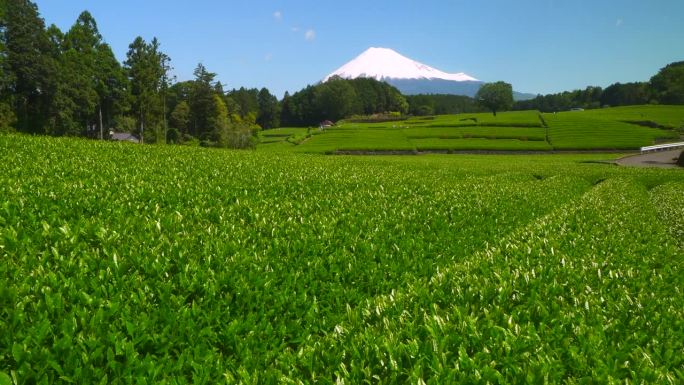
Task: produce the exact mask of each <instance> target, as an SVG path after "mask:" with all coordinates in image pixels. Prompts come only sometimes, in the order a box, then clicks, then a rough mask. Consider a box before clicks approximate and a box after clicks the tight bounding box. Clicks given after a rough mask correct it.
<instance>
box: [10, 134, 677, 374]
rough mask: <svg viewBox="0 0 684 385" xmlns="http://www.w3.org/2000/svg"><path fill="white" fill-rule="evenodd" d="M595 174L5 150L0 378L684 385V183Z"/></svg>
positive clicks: (166, 151)
mask: <svg viewBox="0 0 684 385" xmlns="http://www.w3.org/2000/svg"><path fill="white" fill-rule="evenodd" d="M377 131H381V130H377ZM293 133H294V134H297V133H298V131H294V132H293ZM271 136H273V135H271ZM326 137H329V136H328V134H325V135H318V136H314V137H313V138H311V139H310V140H309V141H307V142H305V143H304V144H302V145H301V146H304V145H307V144H308V143H309V142H312V141H314V140H317V139H319V138H326ZM369 140H371V139H369ZM446 140H462V139H446ZM463 140H465V139H463ZM471 140H483V141H486V140H487V139H471ZM504 140H510V139H504ZM270 145H278V143H275V144H273V143H272V144H270ZM279 145H288V144H287V143H285V142H281V143H280V144H279ZM601 159H606V156H602V155H563V156H553V157H549V156H482V155H472V156H470V155H464V156H458V157H454V156H441V155H431V156H423V157H402V156H387V157H353V156H350V157H326V156H319V155H308V154H296V153H287V152H285V153H280V154H277V156H274V154H273V153H267V152H264V153H262V152H259V151H242V152H240V151H226V150H216V149H203V148H190V147H176V146H158V147H155V146H140V145H133V144H120V143H103V142H96V141H86V140H76V139H66V138H63V139H51V138H40V137H28V136H0V276H1V277H2V285H0V330H2V333H0V383H2V384H5V383H13V382H14V380H13V379H16V382H17V383H55V382H77V383H130V382H137V383H168V384H175V383H215V382H226V383H245V384H257V383H259V384H262V383H273V384H276V383H326V384H329V383H330V384H331V383H349V384H352V383H376V382H377V383H386V384H405V383H486V382H489V383H523V382H528V383H544V382H548V383H581V382H584V381H586V379H587V378H591V379H592V381H595V382H597V383H610V382H611V381H612V382H615V383H623V382H627V381H629V382H630V383H660V382H668V381H669V382H672V383H678V382H682V381H684V377H682V371H681V368H682V367H684V355H682V354H679V352H681V351H682V349H683V347H684V346H683V345H682V344H683V343H682V341H684V335H683V334H682V330H684V310H683V308H682V306H681V304H682V303H684V292H683V291H682V290H681V287H682V271H681V269H682V266H683V262H684V260H683V258H684V244H683V243H682V237H681V234H682V229H684V222H683V221H684V212H682V206H681V191H682V188H684V173H682V172H680V171H679V170H650V169H625V168H619V167H615V166H611V165H605V164H589V163H583V162H586V161H593V160H601ZM668 379H669V380H668Z"/></svg>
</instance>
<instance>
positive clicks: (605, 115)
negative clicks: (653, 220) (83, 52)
mask: <svg viewBox="0 0 684 385" xmlns="http://www.w3.org/2000/svg"><path fill="white" fill-rule="evenodd" d="M682 129H684V108H682V107H681V106H635V107H618V108H605V109H601V110H590V111H573V112H561V113H557V114H540V113H539V112H538V111H517V112H503V113H499V114H497V116H493V115H492V114H488V113H487V114H484V113H483V114H460V115H443V116H435V117H415V118H410V119H408V120H404V121H397V122H390V123H388V122H385V123H375V124H372V123H353V122H346V123H345V122H343V123H342V124H340V125H339V126H336V127H332V128H329V129H326V130H325V131H323V132H320V131H319V130H318V129H314V130H313V131H312V132H314V133H316V134H317V135H315V136H312V137H311V138H309V140H306V141H301V142H294V143H292V144H293V145H292V146H288V147H287V148H285V147H278V148H281V149H289V150H292V151H295V152H309V153H333V152H336V151H343V152H344V151H361V152H363V151H392V150H397V151H428V152H429V151H432V150H436V151H443V150H453V151H468V150H493V151H551V150H561V151H563V150H566V151H567V150H610V151H616V150H618V151H619V150H625V151H629V150H635V149H638V148H639V147H641V146H647V145H651V144H653V143H655V142H656V141H676V140H678V139H679V137H680V135H681V130H682ZM262 147H264V148H268V146H262Z"/></svg>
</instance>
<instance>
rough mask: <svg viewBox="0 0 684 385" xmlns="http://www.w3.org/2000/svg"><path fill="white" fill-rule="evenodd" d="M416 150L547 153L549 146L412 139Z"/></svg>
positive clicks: (509, 141)
mask: <svg viewBox="0 0 684 385" xmlns="http://www.w3.org/2000/svg"><path fill="white" fill-rule="evenodd" d="M411 142H412V143H413V144H415V146H416V148H417V149H418V150H423V151H429V150H496V151H498V150H505V151H509V150H511V151H548V150H551V149H552V148H551V146H550V145H549V144H548V143H547V142H545V141H531V140H518V139H439V138H429V139H413V140H412V141H411Z"/></svg>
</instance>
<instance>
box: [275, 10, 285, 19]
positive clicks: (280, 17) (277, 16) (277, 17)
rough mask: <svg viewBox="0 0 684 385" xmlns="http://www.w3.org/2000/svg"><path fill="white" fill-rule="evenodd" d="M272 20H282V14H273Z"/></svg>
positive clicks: (276, 12)
mask: <svg viewBox="0 0 684 385" xmlns="http://www.w3.org/2000/svg"><path fill="white" fill-rule="evenodd" d="M273 18H274V19H276V20H278V21H280V20H283V13H282V12H280V11H275V12H273Z"/></svg>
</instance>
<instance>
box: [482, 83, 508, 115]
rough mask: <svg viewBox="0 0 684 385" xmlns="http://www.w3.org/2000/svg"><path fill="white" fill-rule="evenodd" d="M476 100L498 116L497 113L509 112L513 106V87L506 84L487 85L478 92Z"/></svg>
mask: <svg viewBox="0 0 684 385" xmlns="http://www.w3.org/2000/svg"><path fill="white" fill-rule="evenodd" d="M475 99H476V100H477V102H478V103H479V104H480V105H481V106H482V107H485V108H487V109H489V110H491V111H492V113H493V114H494V116H496V111H504V110H508V109H510V108H511V107H512V106H513V87H512V86H511V85H510V84H508V83H506V82H496V83H486V84H484V85H482V87H480V90H479V91H477V94H476V95H475Z"/></svg>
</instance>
